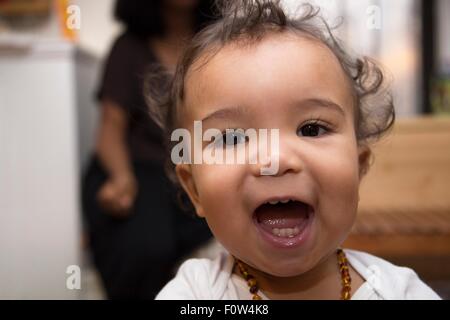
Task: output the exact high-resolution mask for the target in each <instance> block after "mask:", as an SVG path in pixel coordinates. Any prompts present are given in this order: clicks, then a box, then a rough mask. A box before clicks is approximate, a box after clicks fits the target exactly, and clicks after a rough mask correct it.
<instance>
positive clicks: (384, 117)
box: [145, 0, 395, 182]
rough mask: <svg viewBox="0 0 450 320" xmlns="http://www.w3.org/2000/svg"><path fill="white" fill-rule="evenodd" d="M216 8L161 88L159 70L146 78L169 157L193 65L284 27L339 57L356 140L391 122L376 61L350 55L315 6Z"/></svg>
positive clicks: (366, 139)
mask: <svg viewBox="0 0 450 320" xmlns="http://www.w3.org/2000/svg"><path fill="white" fill-rule="evenodd" d="M218 8H219V9H220V13H221V16H222V18H221V19H220V20H218V21H216V22H214V23H212V24H210V25H209V26H208V27H206V28H204V29H203V30H202V31H200V32H199V33H198V34H196V35H195V36H194V38H193V39H192V41H191V42H190V44H189V45H188V46H187V47H186V49H185V52H184V54H183V56H182V58H181V59H180V61H179V63H178V65H177V69H176V71H175V74H174V75H173V76H171V77H170V78H169V79H170V81H168V82H166V84H167V86H166V87H165V88H164V90H155V88H156V86H155V85H154V83H155V82H156V83H157V82H158V81H159V80H158V79H160V77H159V76H158V73H153V74H150V75H149V77H148V81H147V83H146V86H145V88H146V96H147V100H148V104H149V108H150V114H151V115H152V117H153V119H154V120H155V121H156V122H157V123H158V124H159V125H160V126H161V127H162V128H163V129H164V130H165V131H166V134H165V137H166V138H167V141H166V145H167V148H168V156H169V154H170V150H171V148H172V146H173V142H171V141H170V136H171V133H172V131H173V130H174V129H176V128H177V127H179V126H180V118H181V116H180V114H181V113H182V111H183V110H182V107H183V102H184V98H185V79H186V75H187V74H188V72H189V71H190V70H191V69H192V66H193V65H194V64H195V63H196V62H197V61H199V60H200V59H201V58H205V59H202V64H201V65H200V66H198V68H201V67H202V66H203V65H205V64H207V63H208V61H209V59H211V58H212V57H213V56H214V55H215V54H216V53H217V52H219V51H220V49H221V48H223V47H224V46H226V45H227V44H230V43H239V44H240V45H241V44H242V45H250V46H251V45H253V44H257V43H258V42H259V41H261V40H262V39H264V38H265V36H267V35H270V34H277V33H279V34H281V33H283V32H289V33H292V34H295V35H298V36H299V37H303V38H306V39H310V40H311V41H318V42H320V43H322V44H324V45H326V46H327V47H328V48H329V49H330V50H331V51H332V52H333V53H334V55H335V56H336V58H337V59H338V60H339V62H340V65H341V66H342V69H343V71H344V73H345V75H346V76H347V78H348V81H349V85H350V88H351V91H352V94H353V98H354V110H355V111H354V112H355V133H356V137H357V141H358V144H359V145H363V146H367V147H369V145H370V144H371V143H373V142H375V141H376V140H378V139H379V138H380V137H381V136H382V135H383V134H384V133H386V132H387V131H388V130H389V129H390V128H391V127H392V125H393V124H394V120H395V110H394V104H393V99H392V94H391V91H390V87H389V84H388V83H387V81H386V79H385V76H384V72H383V70H382V69H381V67H380V65H379V64H378V63H377V62H376V61H375V60H373V59H371V58H368V57H354V56H352V55H350V54H349V53H348V52H347V51H346V50H345V49H344V46H343V45H342V44H341V42H340V41H339V40H338V39H337V38H336V37H335V36H334V35H333V33H332V31H331V28H330V27H329V25H328V24H327V23H326V22H325V21H324V20H323V19H322V18H321V16H320V15H319V9H317V8H315V7H313V6H311V5H309V4H304V5H303V6H302V9H304V10H303V11H302V12H303V13H302V14H301V15H300V16H299V17H289V16H287V15H286V13H285V11H284V9H283V8H282V6H281V5H280V1H279V0H272V1H270V0H231V1H226V0H222V1H220V2H219V1H218ZM203 61H204V62H203ZM168 158H169V161H168V163H167V164H168V174H169V176H170V177H171V178H172V180H174V182H177V180H176V176H175V175H174V164H173V163H171V162H170V156H169V157H168ZM365 170H366V169H364V171H365Z"/></svg>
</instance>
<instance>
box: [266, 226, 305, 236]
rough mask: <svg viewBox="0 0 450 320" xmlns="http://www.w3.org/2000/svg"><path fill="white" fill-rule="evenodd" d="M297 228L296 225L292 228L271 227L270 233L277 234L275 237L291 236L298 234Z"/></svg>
mask: <svg viewBox="0 0 450 320" xmlns="http://www.w3.org/2000/svg"><path fill="white" fill-rule="evenodd" d="M299 232H300V231H299V229H298V227H294V228H283V229H278V228H273V229H272V234H273V235H275V236H277V237H282V238H286V237H288V238H293V237H295V236H296V235H298V234H299Z"/></svg>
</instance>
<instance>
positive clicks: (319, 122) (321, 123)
mask: <svg viewBox="0 0 450 320" xmlns="http://www.w3.org/2000/svg"><path fill="white" fill-rule="evenodd" d="M306 125H317V126H320V127H322V128H323V129H325V130H326V131H327V132H331V131H333V128H332V126H331V125H330V124H328V123H326V122H325V121H323V120H321V119H320V118H317V119H311V120H308V121H306V122H304V123H302V124H301V125H300V128H302V127H304V126H306Z"/></svg>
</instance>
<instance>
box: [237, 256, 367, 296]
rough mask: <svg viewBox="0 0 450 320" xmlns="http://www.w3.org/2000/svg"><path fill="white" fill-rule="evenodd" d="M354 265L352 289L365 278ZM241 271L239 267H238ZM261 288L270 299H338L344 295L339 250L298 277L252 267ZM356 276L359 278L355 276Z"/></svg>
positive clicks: (251, 270)
mask: <svg viewBox="0 0 450 320" xmlns="http://www.w3.org/2000/svg"><path fill="white" fill-rule="evenodd" d="M349 267H350V269H351V270H350V274H351V276H352V280H353V281H352V292H354V290H355V289H356V288H358V287H359V286H360V285H361V284H362V282H363V279H362V278H361V277H360V276H359V275H358V274H357V273H356V272H355V271H354V270H353V269H352V267H351V266H349ZM235 271H236V273H237V274H238V275H239V276H241V275H240V274H239V271H237V270H235ZM248 271H249V273H250V274H252V275H253V276H254V277H255V278H256V280H257V282H258V286H259V288H260V290H261V291H262V292H263V293H264V295H266V296H267V297H268V298H269V299H274V300H308V299H309V300H328V299H334V300H338V299H340V297H341V289H342V286H341V276H340V273H339V269H338V264H337V256H336V253H334V252H333V253H332V254H330V255H329V256H327V257H325V258H324V259H323V260H322V261H321V262H320V263H319V264H317V265H316V266H315V267H314V268H313V269H311V270H309V271H307V272H305V273H303V274H301V275H298V276H294V277H276V276H272V275H269V274H267V273H264V272H262V271H259V270H257V269H254V268H251V267H248ZM353 278H355V279H353Z"/></svg>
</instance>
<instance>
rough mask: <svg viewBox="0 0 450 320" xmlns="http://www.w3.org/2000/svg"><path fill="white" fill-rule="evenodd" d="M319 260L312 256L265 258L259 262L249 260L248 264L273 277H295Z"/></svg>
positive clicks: (314, 265)
mask: <svg viewBox="0 0 450 320" xmlns="http://www.w3.org/2000/svg"><path fill="white" fill-rule="evenodd" d="M319 263H320V261H315V260H314V259H313V257H308V258H307V259H302V258H297V259H283V260H278V261H272V260H266V261H261V262H257V261H255V262H251V263H250V262H249V264H250V265H251V266H252V267H253V268H254V269H257V270H259V271H261V272H264V273H266V274H267V275H270V276H273V277H281V278H288V277H296V276H299V275H302V274H305V273H307V272H308V271H310V270H312V269H314V267H316V266H317V265H318V264H319Z"/></svg>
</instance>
